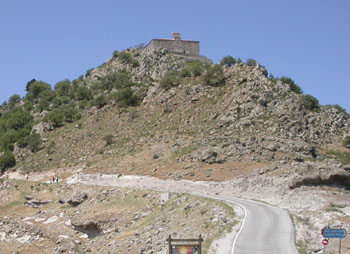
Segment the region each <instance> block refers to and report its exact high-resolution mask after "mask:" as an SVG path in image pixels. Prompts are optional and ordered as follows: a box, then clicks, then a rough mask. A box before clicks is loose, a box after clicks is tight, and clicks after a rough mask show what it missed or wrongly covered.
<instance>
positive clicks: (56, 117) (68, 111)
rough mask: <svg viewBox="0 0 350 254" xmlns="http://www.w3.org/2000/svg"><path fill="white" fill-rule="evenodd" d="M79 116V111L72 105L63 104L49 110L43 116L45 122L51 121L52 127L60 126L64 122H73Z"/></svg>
mask: <svg viewBox="0 0 350 254" xmlns="http://www.w3.org/2000/svg"><path fill="white" fill-rule="evenodd" d="M80 118H81V114H80V113H79V111H77V110H76V109H75V107H74V106H73V105H65V106H63V107H61V108H59V109H56V110H54V111H51V112H50V113H49V114H47V115H46V116H45V117H44V119H43V120H44V121H45V122H51V123H52V124H53V126H54V127H61V126H62V125H63V124H64V122H68V123H71V122H74V121H76V120H79V119H80Z"/></svg>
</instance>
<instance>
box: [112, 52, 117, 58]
mask: <svg viewBox="0 0 350 254" xmlns="http://www.w3.org/2000/svg"><path fill="white" fill-rule="evenodd" d="M118 55H119V51H118V50H114V51H113V54H112V56H113V57H115V58H116V57H118Z"/></svg>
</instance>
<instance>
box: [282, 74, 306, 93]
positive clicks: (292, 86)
mask: <svg viewBox="0 0 350 254" xmlns="http://www.w3.org/2000/svg"><path fill="white" fill-rule="evenodd" d="M279 80H281V81H282V82H283V83H285V84H288V85H289V87H290V90H292V92H294V93H296V94H302V93H303V91H302V90H301V88H300V86H298V85H297V84H296V83H295V82H294V80H293V79H291V78H289V77H286V76H282V77H280V78H279Z"/></svg>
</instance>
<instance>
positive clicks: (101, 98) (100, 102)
mask: <svg viewBox="0 0 350 254" xmlns="http://www.w3.org/2000/svg"><path fill="white" fill-rule="evenodd" d="M106 104H107V99H106V96H104V95H100V96H98V97H97V98H96V99H95V105H96V107H98V108H102V107H103V106H104V105H106Z"/></svg>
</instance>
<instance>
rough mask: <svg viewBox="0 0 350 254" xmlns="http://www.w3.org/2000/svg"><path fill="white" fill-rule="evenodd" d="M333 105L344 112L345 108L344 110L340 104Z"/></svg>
mask: <svg viewBox="0 0 350 254" xmlns="http://www.w3.org/2000/svg"><path fill="white" fill-rule="evenodd" d="M334 107H335V108H336V109H337V110H338V111H339V112H344V113H346V110H345V109H344V108H343V107H342V106H340V105H338V104H335V105H334Z"/></svg>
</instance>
